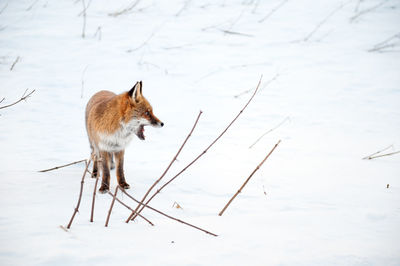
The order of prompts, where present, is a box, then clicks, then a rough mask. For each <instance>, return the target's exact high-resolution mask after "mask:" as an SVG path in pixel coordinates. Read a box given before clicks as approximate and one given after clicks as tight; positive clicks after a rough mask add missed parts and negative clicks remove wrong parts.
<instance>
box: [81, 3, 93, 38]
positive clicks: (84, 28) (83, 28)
mask: <svg viewBox="0 0 400 266" xmlns="http://www.w3.org/2000/svg"><path fill="white" fill-rule="evenodd" d="M90 2H91V1H89V3H88V5H87V6H86V5H85V0H82V5H83V11H82V16H83V25H82V38H83V39H84V38H85V31H86V9H87V8H88V7H89V5H90Z"/></svg>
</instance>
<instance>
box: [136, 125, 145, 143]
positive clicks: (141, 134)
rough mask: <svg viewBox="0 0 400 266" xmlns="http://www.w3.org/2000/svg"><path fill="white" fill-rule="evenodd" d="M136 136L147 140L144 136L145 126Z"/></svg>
mask: <svg viewBox="0 0 400 266" xmlns="http://www.w3.org/2000/svg"><path fill="white" fill-rule="evenodd" d="M136 136H138V138H139V139H141V140H145V139H146V136H145V135H144V126H140V127H139V129H138V131H137V132H136Z"/></svg>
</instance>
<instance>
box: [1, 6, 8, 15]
mask: <svg viewBox="0 0 400 266" xmlns="http://www.w3.org/2000/svg"><path fill="white" fill-rule="evenodd" d="M7 6H8V3H7V4H6V5H5V6H4V7H3V8H2V9H1V10H0V14H1V13H3V11H4V10H5V9H6V8H7Z"/></svg>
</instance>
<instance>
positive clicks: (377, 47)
mask: <svg viewBox="0 0 400 266" xmlns="http://www.w3.org/2000/svg"><path fill="white" fill-rule="evenodd" d="M396 39H397V42H392V41H393V40H396ZM399 41H400V33H397V34H395V35H393V36H391V37H390V38H387V39H386V40H384V41H382V42H380V43H377V44H375V45H374V47H372V48H371V49H369V50H368V52H381V51H382V50H385V49H387V48H393V47H396V46H399V45H400V43H399Z"/></svg>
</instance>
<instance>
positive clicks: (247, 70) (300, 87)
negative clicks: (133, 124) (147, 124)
mask: <svg viewBox="0 0 400 266" xmlns="http://www.w3.org/2000/svg"><path fill="white" fill-rule="evenodd" d="M82 2H83V1H73V0H69V1H67V0H62V1H45V0H36V1H34V0H29V1H24V0H20V1H10V0H2V1H0V84H1V86H0V101H1V99H2V98H3V97H4V98H5V99H4V101H3V102H2V103H0V106H3V105H6V104H9V103H12V102H13V101H16V100H18V99H19V97H20V96H21V95H22V94H23V92H24V91H25V89H27V88H29V89H35V90H36V91H35V93H33V94H32V96H31V97H30V98H28V99H27V100H26V101H22V102H20V103H18V104H17V105H14V106H12V107H9V108H5V109H0V115H1V116H0V149H1V152H0V166H1V167H0V181H1V186H0V192H1V193H0V265H4V266H5V265H400V227H399V226H400V179H399V178H400V154H395V155H392V156H386V157H381V158H376V159H373V160H362V158H363V157H365V156H367V155H369V154H372V153H374V152H376V151H378V150H381V149H383V148H385V147H387V146H390V148H389V149H388V150H387V151H386V152H394V151H398V150H400V108H399V106H400V87H399V85H400V73H399V72H400V71H399V70H400V53H399V51H400V50H399V49H400V43H399V37H398V34H399V27H398V26H399V25H400V2H399V1H398V0H387V1H381V0H366V1H358V0H353V1H336V0H335V1H310V0H299V1H294V0H289V1H280V0H273V1H261V0H232V1H225V0H218V1H190V0H184V1H182V0H181V1H178V0H173V1H151V0H149V1H145V0H143V1H138V4H137V5H136V6H135V7H134V8H132V9H131V10H129V11H128V12H126V13H124V14H121V15H119V16H111V15H110V13H114V12H117V11H120V10H123V9H125V8H129V6H131V5H132V4H134V3H135V2H136V1H131V0H129V1H128V0H118V1H106V0H96V1H88V0H86V1H84V4H85V5H88V4H89V3H90V5H89V6H88V8H87V9H86V27H85V38H82V27H83V22H84V16H82V15H81V12H82V10H83V4H82ZM386 40H388V43H386V44H390V45H389V46H384V48H382V49H378V50H375V51H369V50H371V49H373V48H376V47H381V46H382V44H381V43H382V42H385V41H386ZM384 44H385V43H384ZM377 45H378V46H377ZM18 57H19V59H18V61H17V62H16V63H15V61H16V58H18ZM14 63H15V64H14ZM13 64H14V66H13V68H12V70H10V68H11V67H12V65H13ZM261 75H263V78H262V84H261V86H260V91H259V93H258V94H257V95H256V97H255V98H254V100H253V102H251V104H250V105H249V107H248V108H247V109H246V110H245V111H244V112H243V114H242V115H241V116H240V118H239V119H238V120H237V122H236V123H235V124H234V125H233V126H232V128H230V129H229V131H228V132H227V133H226V135H224V136H223V137H222V138H221V139H220V141H219V142H217V144H216V145H215V146H213V147H212V148H211V149H210V150H209V151H208V152H207V154H205V156H203V157H202V158H201V159H200V160H199V161H198V162H196V163H195V164H194V165H193V166H192V167H190V168H189V169H188V170H187V171H185V172H184V173H183V174H182V175H181V176H180V177H179V178H178V179H176V180H175V181H174V182H173V183H171V184H170V185H169V186H167V187H166V188H165V189H164V190H163V191H162V193H160V194H159V195H158V196H157V197H156V198H155V199H154V200H153V201H152V206H154V207H156V208H159V209H161V210H163V211H165V212H167V213H168V214H170V215H173V216H176V217H178V218H180V219H182V220H185V221H188V222H190V223H193V224H195V225H198V226H200V227H204V228H206V229H208V230H210V231H212V232H214V233H216V234H218V235H219V236H218V237H213V236H210V235H207V234H204V233H203V232H200V231H197V230H194V229H192V228H190V227H187V226H185V225H183V224H180V223H177V222H174V221H172V220H169V219H166V218H165V217H163V216H160V215H158V214H157V213H153V212H151V211H149V210H146V211H144V212H143V215H145V216H146V217H147V218H148V219H150V220H151V221H152V222H153V223H154V224H155V226H154V227H152V226H150V225H149V224H148V223H146V222H145V221H143V220H139V219H137V220H136V221H135V222H133V223H129V224H126V223H125V222H124V221H125V219H126V218H127V216H128V215H129V213H130V212H129V211H128V210H127V209H125V207H123V206H122V205H120V204H118V203H115V206H114V209H113V212H112V216H111V219H110V224H109V226H108V227H107V228H106V227H104V223H105V219H106V216H107V211H108V208H109V206H110V202H111V197H110V196H109V195H107V194H105V195H103V194H97V199H96V210H95V217H94V222H93V223H90V222H89V217H90V207H91V198H92V192H93V187H94V179H90V178H87V179H85V184H84V191H83V197H82V203H81V207H80V210H79V213H78V214H77V216H76V217H75V220H74V222H73V224H72V227H71V230H69V231H68V232H65V231H64V230H62V229H61V228H60V225H62V226H66V224H67V223H68V221H69V219H70V217H71V215H72V212H73V210H74V207H75V204H76V201H77V198H78V194H79V187H80V179H81V175H82V171H83V170H84V165H83V164H77V165H73V166H70V167H67V168H63V169H59V170H56V171H50V172H47V173H38V170H41V169H45V168H50V167H54V166H57V165H62V164H66V163H69V162H73V161H76V160H80V159H84V158H87V157H88V156H89V152H90V149H89V144H88V140H87V136H86V132H85V126H84V110H85V105H86V103H87V101H88V99H89V98H90V97H91V95H93V94H94V93H96V92H97V91H100V90H111V91H113V92H115V93H122V92H124V91H127V90H129V89H130V88H132V86H133V85H134V84H135V83H136V82H137V81H139V80H142V81H143V94H144V96H145V97H146V98H147V99H148V100H149V101H150V103H151V104H152V106H153V108H154V113H155V115H156V116H157V117H159V118H160V119H161V120H162V121H163V122H164V123H165V126H164V127H163V128H147V129H146V137H147V138H146V140H145V141H140V140H139V139H138V138H136V137H134V139H133V141H132V143H131V144H130V145H129V146H128V148H127V150H126V154H125V172H126V178H127V182H128V183H129V184H131V189H130V190H129V191H130V192H131V193H132V194H133V195H134V196H136V197H137V198H141V197H142V196H143V195H144V193H145V192H146V190H147V188H148V187H149V186H150V185H151V184H152V183H153V182H154V181H155V180H156V179H157V178H158V177H159V176H160V175H161V173H162V172H163V171H164V169H165V168H166V167H167V165H168V163H169V162H170V160H171V159H172V158H173V156H174V154H175V153H176V151H177V150H178V148H179V146H180V144H181V143H182V142H183V140H184V139H185V137H186V135H187V134H188V132H189V130H190V129H191V127H192V125H193V123H194V121H195V118H196V116H197V114H198V112H199V111H200V110H202V111H203V112H204V113H203V115H202V117H201V119H200V122H199V124H198V126H197V128H196V130H195V132H194V133H193V135H192V137H191V138H190V139H189V141H188V143H187V144H186V146H185V148H184V150H183V151H182V153H181V155H180V156H179V158H178V161H177V162H176V163H175V164H174V165H173V167H172V168H171V169H170V171H169V173H168V174H167V176H166V179H165V180H167V179H168V178H170V177H172V176H173V175H174V174H175V173H177V172H178V171H179V170H180V169H182V168H183V167H184V166H185V165H186V164H187V163H188V162H190V161H191V160H192V159H193V158H195V156H197V155H198V154H199V153H200V152H201V151H203V150H204V149H205V148H206V147H207V145H208V144H209V143H210V142H211V141H212V140H213V139H214V138H215V137H216V136H217V135H218V134H219V133H220V132H221V131H222V130H223V129H224V128H225V127H226V126H227V124H228V123H229V122H230V121H231V119H232V118H233V117H234V116H235V115H236V114H237V113H238V112H239V110H240V109H241V108H242V106H243V105H244V104H245V103H246V102H247V100H248V99H249V97H250V96H251V93H252V91H253V90H254V89H255V87H256V85H257V82H258V81H259V78H260V76H261ZM276 75H278V76H277V77H276ZM274 77H276V79H275V80H273V81H272V82H270V83H269V84H268V82H269V81H270V80H271V79H273V78H274ZM267 84H268V85H267ZM266 85H267V86H266ZM235 96H237V97H235ZM282 121H285V122H284V123H282V124H281V125H280V126H279V127H276V126H277V125H279V124H280V123H281V122H282ZM274 127H276V128H275V129H274V130H273V131H271V132H270V133H268V134H266V135H265V136H264V137H263V138H262V139H261V140H260V141H259V142H258V143H257V144H256V145H254V146H253V147H252V148H251V149H250V148H249V146H250V145H252V144H253V143H254V141H255V140H257V138H259V137H260V136H261V135H262V134H263V133H264V132H266V131H268V130H270V129H273V128H274ZM279 139H281V140H282V142H281V144H280V145H279V146H278V148H277V149H276V150H275V152H274V153H273V154H272V155H271V157H270V158H269V159H268V160H267V161H266V163H265V164H264V165H263V166H262V168H261V169H260V170H259V171H258V172H257V173H256V174H255V175H254V176H253V178H252V179H251V180H250V182H249V183H248V184H247V186H246V187H245V189H244V190H243V191H242V193H240V194H239V196H238V197H237V198H236V199H235V200H234V201H233V203H232V204H231V206H230V207H229V208H228V209H227V210H226V212H225V213H224V215H223V216H222V217H219V216H218V213H219V211H220V210H221V209H222V207H223V206H224V205H225V203H226V202H227V201H228V200H229V198H230V197H231V196H232V195H233V194H234V193H235V192H236V191H237V189H238V188H239V187H240V185H241V184H242V183H243V182H244V180H245V179H246V178H247V177H248V175H249V174H250V173H251V172H252V171H253V169H254V168H255V167H256V166H257V165H258V163H259V162H260V161H261V160H262V159H263V158H264V156H265V155H266V154H267V153H268V152H269V150H270V149H271V148H272V147H273V145H274V144H275V143H276V142H277V141H278V140H279ZM388 185H389V187H387V186H388ZM115 186H116V178H115V172H112V179H111V190H112V191H113V190H114V188H115ZM121 199H122V200H123V201H124V202H125V203H127V204H128V205H130V206H131V207H136V205H135V204H134V203H133V202H132V201H131V200H130V199H129V198H127V197H126V196H121ZM175 202H176V203H178V204H179V205H180V206H181V207H182V208H176V207H173V206H176V204H175Z"/></svg>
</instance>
